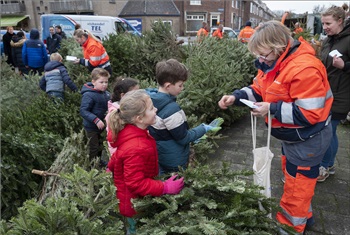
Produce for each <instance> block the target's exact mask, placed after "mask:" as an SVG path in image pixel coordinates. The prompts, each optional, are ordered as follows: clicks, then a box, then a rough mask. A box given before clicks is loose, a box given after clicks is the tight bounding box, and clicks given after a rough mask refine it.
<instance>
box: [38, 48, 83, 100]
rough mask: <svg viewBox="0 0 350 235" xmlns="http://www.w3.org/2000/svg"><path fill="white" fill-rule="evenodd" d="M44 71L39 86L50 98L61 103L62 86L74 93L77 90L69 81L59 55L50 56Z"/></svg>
mask: <svg viewBox="0 0 350 235" xmlns="http://www.w3.org/2000/svg"><path fill="white" fill-rule="evenodd" d="M44 71H45V74H44V76H43V77H42V78H41V80H40V82H39V86H40V88H41V90H43V91H45V92H46V93H47V94H48V95H49V96H50V97H54V98H57V99H60V100H62V101H63V100H64V85H67V86H68V87H69V88H70V89H71V90H72V91H74V92H76V91H77V90H78V88H77V86H76V85H75V84H74V82H73V81H72V80H71V79H70V77H69V74H68V72H67V69H66V67H65V66H64V65H63V64H62V56H61V55H60V54H59V53H53V54H51V56H50V62H48V63H47V64H46V65H45V68H44Z"/></svg>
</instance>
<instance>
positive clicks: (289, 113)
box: [281, 102, 294, 124]
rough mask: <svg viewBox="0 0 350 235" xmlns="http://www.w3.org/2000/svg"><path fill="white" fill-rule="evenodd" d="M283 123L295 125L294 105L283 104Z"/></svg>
mask: <svg viewBox="0 0 350 235" xmlns="http://www.w3.org/2000/svg"><path fill="white" fill-rule="evenodd" d="M281 119H282V121H281V122H282V123H286V124H294V121H293V103H286V102H283V103H282V106H281Z"/></svg>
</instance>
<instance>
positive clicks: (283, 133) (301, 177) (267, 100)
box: [219, 21, 333, 234]
mask: <svg viewBox="0 0 350 235" xmlns="http://www.w3.org/2000/svg"><path fill="white" fill-rule="evenodd" d="M248 49H249V51H250V52H251V53H253V54H254V55H256V57H257V59H256V61H255V66H256V67H257V68H258V74H257V75H256V77H255V78H254V80H253V84H252V85H250V86H248V87H244V88H242V89H240V90H235V91H234V92H233V94H231V95H224V96H223V97H222V98H221V100H220V101H219V107H220V108H222V109H227V108H228V106H230V105H233V104H235V105H244V104H243V103H241V102H240V99H248V100H250V101H253V102H255V105H256V106H258V108H255V109H252V111H251V112H252V114H253V115H254V116H260V117H265V122H267V121H268V120H267V114H268V112H270V113H271V118H272V129H271V135H272V136H274V137H276V138H277V139H279V140H281V143H282V154H283V155H282V157H281V160H282V171H283V173H284V176H285V184H284V191H283V195H282V198H281V201H280V206H281V208H282V210H281V211H280V212H278V213H277V220H278V221H279V222H280V223H281V224H286V225H289V226H291V227H293V228H294V229H295V231H296V232H297V233H298V234H302V233H303V232H304V230H305V228H306V226H308V227H309V226H312V225H313V224H314V223H315V222H314V218H313V213H312V207H311V201H312V197H313V195H314V190H315V186H316V181H317V176H318V173H319V164H320V163H321V161H322V158H323V155H324V153H325V152H326V150H327V148H328V146H329V144H330V141H331V133H332V125H330V109H331V106H332V102H333V95H332V91H331V89H330V86H329V83H328V80H327V72H326V68H325V67H324V65H323V64H322V62H321V61H320V60H319V59H317V58H316V57H315V51H314V49H313V48H312V47H311V46H310V44H309V43H308V42H306V41H305V40H304V39H303V38H299V40H294V39H293V38H292V37H291V35H290V30H289V28H287V27H286V26H284V25H282V24H281V23H280V22H278V21H269V22H265V23H264V25H263V26H261V27H260V28H259V29H258V30H257V31H256V32H255V33H254V34H253V36H252V37H251V38H250V41H249V43H248ZM281 234H287V233H286V232H285V231H284V230H282V229H281Z"/></svg>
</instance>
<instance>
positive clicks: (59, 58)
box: [50, 52, 62, 61]
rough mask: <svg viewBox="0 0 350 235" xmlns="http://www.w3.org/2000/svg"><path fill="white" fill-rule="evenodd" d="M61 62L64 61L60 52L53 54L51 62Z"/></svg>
mask: <svg viewBox="0 0 350 235" xmlns="http://www.w3.org/2000/svg"><path fill="white" fill-rule="evenodd" d="M61 60H62V56H61V55H60V53H58V52H55V53H52V54H51V55H50V61H61Z"/></svg>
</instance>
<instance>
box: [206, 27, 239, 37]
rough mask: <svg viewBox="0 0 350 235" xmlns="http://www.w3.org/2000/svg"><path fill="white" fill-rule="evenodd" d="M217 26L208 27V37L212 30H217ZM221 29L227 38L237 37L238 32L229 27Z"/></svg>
mask: <svg viewBox="0 0 350 235" xmlns="http://www.w3.org/2000/svg"><path fill="white" fill-rule="evenodd" d="M217 29H218V28H217V27H212V28H211V29H210V37H211V36H212V35H213V33H214V31H215V30H217ZM222 31H223V35H224V36H225V35H227V37H228V38H230V39H237V38H238V34H237V33H236V32H235V31H234V30H233V29H232V28H230V27H224V28H223V29H222Z"/></svg>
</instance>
